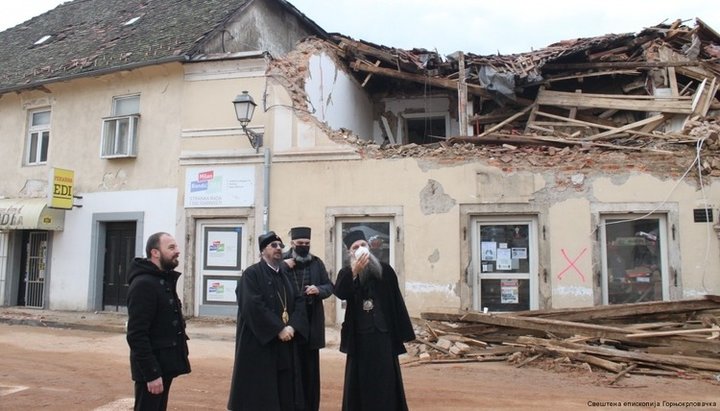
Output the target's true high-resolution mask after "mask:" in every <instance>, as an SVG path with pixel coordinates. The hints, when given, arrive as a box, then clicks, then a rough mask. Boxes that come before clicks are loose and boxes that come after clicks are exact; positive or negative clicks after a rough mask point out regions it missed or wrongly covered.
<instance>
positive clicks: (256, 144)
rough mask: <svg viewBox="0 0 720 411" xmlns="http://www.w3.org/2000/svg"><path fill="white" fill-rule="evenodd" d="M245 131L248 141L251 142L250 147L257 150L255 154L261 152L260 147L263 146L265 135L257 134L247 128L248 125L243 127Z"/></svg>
mask: <svg viewBox="0 0 720 411" xmlns="http://www.w3.org/2000/svg"><path fill="white" fill-rule="evenodd" d="M242 129H243V131H244V132H245V135H247V137H248V140H249V141H250V145H251V146H252V148H254V149H255V152H256V153H257V152H259V151H260V146H262V144H263V135H262V134H261V133H256V132H254V131H252V130H250V129H249V128H247V125H244V124H243V126H242Z"/></svg>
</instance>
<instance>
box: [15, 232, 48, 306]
mask: <svg viewBox="0 0 720 411" xmlns="http://www.w3.org/2000/svg"><path fill="white" fill-rule="evenodd" d="M22 244H23V246H22V259H21V261H22V269H21V271H20V272H21V275H22V278H21V279H20V284H19V287H18V305H19V306H25V307H30V308H43V307H44V306H45V280H46V274H47V254H48V233H47V231H24V232H23V237H22Z"/></svg>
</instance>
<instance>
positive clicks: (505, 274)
mask: <svg viewBox="0 0 720 411" xmlns="http://www.w3.org/2000/svg"><path fill="white" fill-rule="evenodd" d="M535 226H536V223H535V221H534V220H528V219H526V218H518V219H481V220H478V221H477V223H476V225H475V236H476V237H475V238H476V239H477V240H476V243H475V246H474V247H473V252H474V254H475V256H474V257H473V260H474V261H477V266H476V272H477V273H478V275H477V280H476V281H477V282H476V284H475V285H474V287H475V293H474V294H475V306H476V307H477V309H478V310H480V309H483V310H484V309H485V308H487V309H488V311H522V310H530V309H536V308H537V297H536V296H537V287H538V286H537V284H536V279H537V270H538V268H537V267H538V263H537V245H536V241H535V234H534V233H535V230H536V229H535Z"/></svg>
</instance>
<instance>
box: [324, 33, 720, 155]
mask: <svg viewBox="0 0 720 411" xmlns="http://www.w3.org/2000/svg"><path fill="white" fill-rule="evenodd" d="M332 41H333V45H334V47H335V50H336V52H337V54H338V56H339V57H340V58H341V59H343V60H345V61H346V62H347V64H348V66H349V67H350V68H351V69H352V70H353V71H354V72H355V73H356V75H357V78H358V81H359V82H360V83H361V85H362V87H368V88H369V89H370V90H371V91H372V92H374V93H379V94H383V93H385V94H387V93H395V94H398V93H401V94H404V95H412V94H413V92H415V93H423V95H427V93H428V89H430V90H434V91H432V92H431V94H432V95H440V94H442V93H446V94H447V93H453V92H455V93H457V92H458V91H460V90H465V91H463V93H466V95H467V96H469V100H470V101H471V102H472V104H468V106H470V109H469V110H465V112H466V113H467V119H468V123H467V124H468V125H469V126H471V127H472V129H473V130H474V133H473V134H472V135H460V136H454V137H452V138H449V139H448V140H449V142H451V143H472V144H475V145H497V144H509V145H550V146H556V147H557V146H560V147H579V148H588V147H598V148H601V149H611V150H629V151H643V152H647V151H649V152H657V153H666V154H667V153H672V152H673V151H674V149H675V150H676V149H677V147H678V146H679V145H697V144H698V143H699V142H701V141H704V140H703V136H698V135H697V134H692V133H691V132H690V131H691V130H692V129H693V128H694V126H695V125H696V124H697V122H699V121H709V122H710V123H715V122H716V121H717V120H716V119H717V117H718V116H719V115H720V114H719V113H720V99H719V98H718V91H719V90H720V35H718V33H717V32H716V31H715V30H713V29H712V28H710V27H709V26H708V25H707V24H705V23H704V22H703V21H702V20H700V19H696V20H695V26H694V27H688V26H686V25H684V24H683V22H682V21H681V20H676V21H674V22H673V23H671V24H660V25H657V26H654V27H650V28H646V29H644V30H642V31H641V32H639V33H637V34H633V33H627V34H608V35H604V36H599V37H593V38H580V39H572V40H566V41H562V42H558V43H555V44H552V45H550V46H548V47H546V48H543V49H540V50H534V51H530V52H527V53H520V54H512V55H500V54H498V55H489V56H480V55H474V54H470V53H462V52H458V53H454V54H453V55H450V56H446V57H447V58H442V57H441V56H440V55H438V53H437V52H432V51H428V50H425V49H413V50H403V49H397V48H389V47H385V46H379V45H375V44H372V43H368V42H363V41H356V40H353V39H351V38H349V37H345V36H341V35H335V36H333V37H332ZM373 84H375V87H374V88H372V86H373ZM403 84H404V86H403ZM451 100H453V99H451ZM458 111H459V112H461V113H462V112H463V110H461V109H459V110H458ZM385 114H387V115H385ZM385 114H383V116H381V117H388V118H389V120H387V119H385V118H384V119H383V120H386V121H388V123H389V124H385V125H384V127H385V129H386V130H387V134H388V138H389V139H390V144H391V145H396V144H403V142H400V141H393V139H392V138H391V137H392V130H393V129H397V127H399V124H394V123H393V122H394V121H395V120H394V119H393V118H392V114H391V113H385ZM461 124H464V123H463V122H461Z"/></svg>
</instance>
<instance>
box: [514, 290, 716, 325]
mask: <svg viewBox="0 0 720 411" xmlns="http://www.w3.org/2000/svg"><path fill="white" fill-rule="evenodd" d="M714 299H717V301H715V300H714ZM717 309H720V298H718V296H713V295H709V296H706V297H705V298H699V299H690V300H680V301H648V302H642V303H628V304H614V305H597V306H592V307H578V308H555V309H551V310H533V311H522V312H516V313H513V315H515V316H537V317H545V318H562V319H563V320H566V321H595V320H599V319H615V318H624V317H640V316H643V315H657V314H679V313H688V312H694V311H705V310H717Z"/></svg>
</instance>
